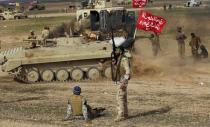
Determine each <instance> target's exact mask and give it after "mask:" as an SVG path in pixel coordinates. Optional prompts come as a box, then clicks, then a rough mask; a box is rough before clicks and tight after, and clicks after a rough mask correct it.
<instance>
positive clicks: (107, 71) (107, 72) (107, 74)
mask: <svg viewBox="0 0 210 127" xmlns="http://www.w3.org/2000/svg"><path fill="white" fill-rule="evenodd" d="M104 76H105V78H107V79H111V78H112V75H111V67H106V68H105V69H104Z"/></svg>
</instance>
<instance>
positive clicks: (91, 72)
mask: <svg viewBox="0 0 210 127" xmlns="http://www.w3.org/2000/svg"><path fill="white" fill-rule="evenodd" d="M100 76H101V74H100V71H99V69H98V68H96V67H91V68H90V69H88V71H87V77H88V78H89V79H91V80H97V79H99V78H100Z"/></svg>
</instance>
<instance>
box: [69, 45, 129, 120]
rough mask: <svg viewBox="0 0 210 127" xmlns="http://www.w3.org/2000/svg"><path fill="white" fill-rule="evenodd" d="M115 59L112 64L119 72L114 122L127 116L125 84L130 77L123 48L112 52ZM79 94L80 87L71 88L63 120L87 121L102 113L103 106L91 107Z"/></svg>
mask: <svg viewBox="0 0 210 127" xmlns="http://www.w3.org/2000/svg"><path fill="white" fill-rule="evenodd" d="M114 53H115V55H116V57H117V59H113V61H112V64H113V66H114V68H118V69H117V70H116V71H117V72H119V74H120V76H118V77H119V78H118V79H117V81H116V82H115V83H116V87H117V97H116V99H117V111H118V113H117V117H116V119H115V121H116V122H119V121H122V120H125V119H127V118H128V106H127V86H128V81H129V79H130V73H131V72H130V64H129V63H130V62H129V58H128V57H127V56H126V54H125V50H124V49H123V48H117V49H116V51H115V52H114ZM80 94H81V88H80V87H79V86H75V87H74V88H73V95H71V96H70V98H69V101H68V105H67V116H66V117H65V120H69V119H84V120H86V121H87V122H88V123H89V121H90V120H91V119H93V118H95V117H98V116H101V115H103V111H104V110H105V108H102V107H99V108H91V106H89V105H88V104H87V101H86V99H85V97H83V96H82V95H80Z"/></svg>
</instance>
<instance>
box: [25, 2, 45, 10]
mask: <svg viewBox="0 0 210 127" xmlns="http://www.w3.org/2000/svg"><path fill="white" fill-rule="evenodd" d="M28 10H30V11H32V10H45V5H44V4H41V3H40V2H38V1H37V0H34V1H32V2H31V3H30V4H29V6H28Z"/></svg>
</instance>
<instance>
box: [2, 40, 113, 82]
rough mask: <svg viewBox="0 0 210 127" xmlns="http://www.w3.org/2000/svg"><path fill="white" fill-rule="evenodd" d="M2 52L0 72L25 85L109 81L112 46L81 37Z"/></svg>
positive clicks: (106, 42) (105, 42) (48, 41)
mask: <svg viewBox="0 0 210 127" xmlns="http://www.w3.org/2000/svg"><path fill="white" fill-rule="evenodd" d="M25 41H26V40H25ZM27 41H30V42H35V41H36V43H37V45H36V46H35V47H34V46H33V47H26V48H24V47H19V48H14V49H10V50H7V51H3V52H1V53H0V56H3V57H2V58H3V59H2V71H3V72H8V73H9V74H10V75H12V76H14V78H15V79H18V80H20V81H23V82H26V83H35V82H41V81H43V82H52V81H68V80H75V81H79V80H82V79H91V80H95V79H99V78H101V77H106V78H110V55H111V52H112V45H111V44H110V43H108V41H104V42H101V41H100V42H98V41H95V42H87V41H86V40H85V39H84V38H83V37H72V38H57V39H51V40H47V41H46V42H45V43H42V42H41V41H40V40H27Z"/></svg>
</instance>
